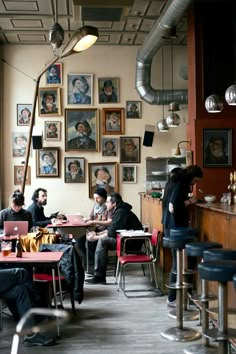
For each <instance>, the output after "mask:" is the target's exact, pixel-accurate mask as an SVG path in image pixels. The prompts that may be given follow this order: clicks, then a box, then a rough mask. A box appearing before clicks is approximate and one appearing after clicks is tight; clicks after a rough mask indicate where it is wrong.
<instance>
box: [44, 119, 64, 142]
mask: <svg viewBox="0 0 236 354" xmlns="http://www.w3.org/2000/svg"><path fill="white" fill-rule="evenodd" d="M44 140H48V141H58V140H61V122H59V121H58V122H55V121H46V122H44Z"/></svg>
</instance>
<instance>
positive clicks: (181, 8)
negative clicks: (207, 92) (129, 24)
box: [135, 0, 193, 105]
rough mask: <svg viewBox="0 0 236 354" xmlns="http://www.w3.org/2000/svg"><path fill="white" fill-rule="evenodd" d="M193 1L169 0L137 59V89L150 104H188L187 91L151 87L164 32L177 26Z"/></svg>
mask: <svg viewBox="0 0 236 354" xmlns="http://www.w3.org/2000/svg"><path fill="white" fill-rule="evenodd" d="M192 1H193V0H169V1H168V2H167V3H166V6H165V8H164V10H163V13H162V14H161V15H160V17H159V18H158V20H157V21H156V22H155V24H154V26H153V29H152V30H151V32H150V33H149V34H148V35H147V37H146V39H145V41H144V43H143V45H142V47H141V48H140V49H139V51H138V55H137V58H136V77H135V88H136V90H137V92H138V93H139V95H140V97H141V98H142V99H143V100H144V101H146V102H147V103H149V104H156V105H161V104H164V105H165V104H169V103H170V102H171V101H175V102H177V103H179V104H180V103H181V104H186V103H188V91H187V90H173V91H172V90H156V89H154V88H153V87H152V86H151V66H152V59H153V57H154V56H155V54H156V53H157V51H158V50H159V49H160V48H161V46H162V44H163V42H164V39H163V38H162V36H163V32H165V30H166V28H169V27H173V26H176V25H177V23H178V22H179V20H180V19H181V18H182V17H183V16H184V14H185V12H186V10H187V9H188V7H189V5H190V4H191V3H192Z"/></svg>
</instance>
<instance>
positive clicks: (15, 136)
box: [12, 132, 29, 157]
mask: <svg viewBox="0 0 236 354" xmlns="http://www.w3.org/2000/svg"><path fill="white" fill-rule="evenodd" d="M28 136H29V134H28V133H26V132H17V133H12V156H13V157H24V156H25V152H26V147H27V143H28Z"/></svg>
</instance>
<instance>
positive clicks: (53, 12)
mask: <svg viewBox="0 0 236 354" xmlns="http://www.w3.org/2000/svg"><path fill="white" fill-rule="evenodd" d="M166 2H167V1H166V0H153V1H148V0H0V44H5V45H7V44H23V45H26V44H39V45H42V44H49V42H48V32H49V29H50V28H51V27H52V25H53V24H54V22H58V23H59V24H60V25H61V26H62V28H63V29H64V31H65V39H64V43H67V41H68V39H69V37H70V36H71V35H72V34H73V33H74V32H75V30H77V29H78V28H79V27H81V26H83V25H91V26H95V27H97V28H98V30H99V39H98V41H97V43H96V45H141V44H142V43H143V41H144V39H145V37H146V35H147V34H148V33H149V32H150V30H151V28H152V26H153V24H154V23H155V21H156V20H157V18H158V17H159V16H160V13H161V11H162V9H163V7H164V5H165V3H166ZM110 3H111V4H113V6H112V7H111V6H109V7H108V6H105V5H104V4H110ZM116 3H117V5H115V4H116ZM122 3H125V4H128V3H130V4H131V6H121V5H122ZM83 4H86V6H84V5H83ZM94 4H95V5H94ZM81 5H82V6H81ZM120 10H121V12H122V15H121V17H120V16H119V19H118V20H116V21H114V18H112V17H111V16H114V15H116V14H118V13H119V11H120ZM86 13H87V14H88V15H89V16H92V17H91V19H92V20H89V21H87V20H86V18H85V17H84V16H85V14H86ZM81 14H82V15H81ZM167 43H168V40H167ZM174 44H175V45H178V44H179V45H186V19H185V18H183V19H182V20H181V21H180V23H179V24H178V26H177V38H176V39H175V40H174Z"/></svg>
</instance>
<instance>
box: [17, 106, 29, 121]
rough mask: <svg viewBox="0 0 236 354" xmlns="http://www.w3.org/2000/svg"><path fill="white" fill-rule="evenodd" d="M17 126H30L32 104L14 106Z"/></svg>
mask: <svg viewBox="0 0 236 354" xmlns="http://www.w3.org/2000/svg"><path fill="white" fill-rule="evenodd" d="M16 114H17V125H30V121H31V115H32V104H29V103H18V104H17V105H16Z"/></svg>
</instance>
